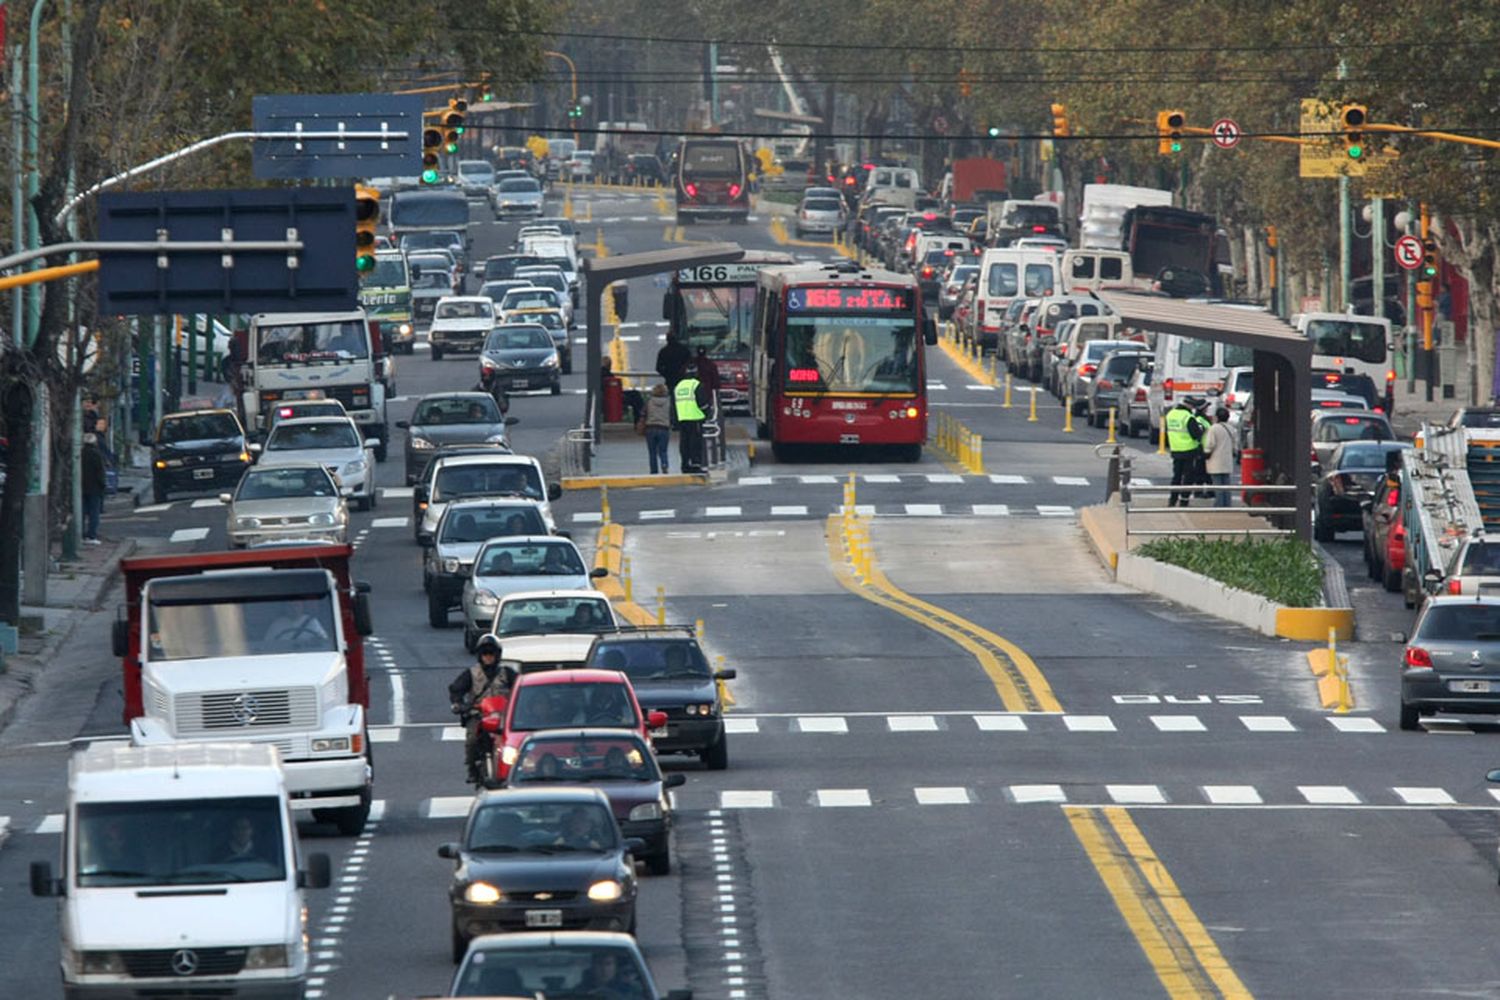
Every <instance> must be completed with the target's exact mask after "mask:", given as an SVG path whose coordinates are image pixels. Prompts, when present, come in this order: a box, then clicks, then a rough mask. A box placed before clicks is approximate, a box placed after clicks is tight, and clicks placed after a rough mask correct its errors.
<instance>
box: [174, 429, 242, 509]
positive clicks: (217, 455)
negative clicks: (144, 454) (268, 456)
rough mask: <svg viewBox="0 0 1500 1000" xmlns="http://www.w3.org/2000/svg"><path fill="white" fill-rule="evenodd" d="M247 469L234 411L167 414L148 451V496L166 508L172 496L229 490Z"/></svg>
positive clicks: (240, 430)
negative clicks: (188, 491) (174, 493)
mask: <svg viewBox="0 0 1500 1000" xmlns="http://www.w3.org/2000/svg"><path fill="white" fill-rule="evenodd" d="M249 465H250V446H249V442H248V441H246V440H245V428H244V427H243V426H242V425H241V424H240V418H239V417H237V416H235V415H234V411H233V410H187V411H184V412H182V413H168V414H167V415H166V416H164V417H162V418H161V423H160V424H158V425H157V427H156V439H155V440H154V441H153V442H152V445H151V496H152V498H153V499H155V501H156V502H157V503H166V502H167V499H168V498H169V497H170V496H171V495H172V493H173V492H174V491H175V492H181V491H183V490H192V491H194V492H200V491H202V492H213V493H221V492H224V491H226V490H233V489H234V487H235V485H236V484H238V483H239V481H240V476H241V475H243V474H244V472H245V469H246V468H248V467H249Z"/></svg>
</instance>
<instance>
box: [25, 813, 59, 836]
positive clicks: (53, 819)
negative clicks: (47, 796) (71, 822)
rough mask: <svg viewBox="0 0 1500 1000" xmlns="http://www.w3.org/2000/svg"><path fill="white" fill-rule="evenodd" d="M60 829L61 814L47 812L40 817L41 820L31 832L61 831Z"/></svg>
mask: <svg viewBox="0 0 1500 1000" xmlns="http://www.w3.org/2000/svg"><path fill="white" fill-rule="evenodd" d="M62 831H63V814H62V813H48V814H47V815H46V816H44V817H42V821H41V822H40V823H38V824H37V825H36V829H35V830H33V831H32V833H62Z"/></svg>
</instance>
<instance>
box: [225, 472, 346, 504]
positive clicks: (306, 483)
mask: <svg viewBox="0 0 1500 1000" xmlns="http://www.w3.org/2000/svg"><path fill="white" fill-rule="evenodd" d="M338 492H339V491H338V490H337V489H335V488H334V485H333V480H332V479H330V478H328V473H327V472H325V471H324V470H323V469H322V467H319V468H316V469H297V468H291V469H276V468H270V469H251V470H249V471H248V472H246V473H245V476H244V478H243V479H241V480H240V488H239V492H238V493H236V494H235V499H236V500H287V499H290V498H292V497H335V496H338Z"/></svg>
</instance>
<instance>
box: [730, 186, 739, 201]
mask: <svg viewBox="0 0 1500 1000" xmlns="http://www.w3.org/2000/svg"><path fill="white" fill-rule="evenodd" d="M739 196H740V186H739V185H738V184H731V185H729V197H731V198H738V197H739Z"/></svg>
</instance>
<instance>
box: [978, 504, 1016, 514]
mask: <svg viewBox="0 0 1500 1000" xmlns="http://www.w3.org/2000/svg"><path fill="white" fill-rule="evenodd" d="M974 516H975V517H1009V516H1010V507H1009V506H1007V505H1006V504H1003V503H976V504H974Z"/></svg>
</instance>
